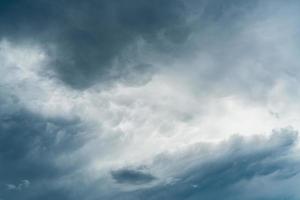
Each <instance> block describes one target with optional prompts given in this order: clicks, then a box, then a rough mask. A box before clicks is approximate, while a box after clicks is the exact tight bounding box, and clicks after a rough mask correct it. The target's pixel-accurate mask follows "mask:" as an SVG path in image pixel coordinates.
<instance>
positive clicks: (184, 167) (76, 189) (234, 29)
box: [0, 0, 300, 200]
mask: <svg viewBox="0 0 300 200" xmlns="http://www.w3.org/2000/svg"><path fill="white" fill-rule="evenodd" d="M287 2H288V3H282V2H279V1H272V2H271V1H270V2H267V3H266V2H264V1H256V0H255V1H251V2H250V1H248V2H246V1H240V0H229V1H222V0H201V1H196V0H187V1H184V0H151V1H149V0H131V1H129V0H98V1H97V0H89V1H80V0H74V1H64V0H58V1H49V0H3V1H1V3H0V40H2V39H5V40H7V41H9V42H8V43H9V44H10V45H11V46H12V47H13V46H14V44H19V45H20V46H22V45H21V44H26V45H24V46H26V48H24V49H25V50H26V49H27V48H30V47H31V45H33V46H35V45H37V46H39V47H40V48H41V49H42V51H43V52H45V53H46V54H47V56H48V57H49V59H48V58H47V59H45V60H46V61H45V62H47V63H42V64H41V63H39V62H37V64H41V65H42V66H41V67H39V68H38V69H37V71H35V69H32V70H31V69H28V70H27V71H26V70H24V69H25V68H26V67H27V66H25V67H23V68H22V67H19V66H16V67H15V66H13V65H15V64H14V63H13V64H12V65H11V63H10V62H11V61H10V59H11V58H9V59H7V60H5V62H3V63H1V64H3V65H6V64H7V63H8V64H7V66H5V67H4V68H5V70H3V71H4V72H5V73H11V74H13V73H14V70H11V69H12V68H14V67H15V68H18V67H19V68H18V70H19V71H18V70H16V71H18V72H19V73H20V74H22V73H23V72H24V73H25V72H26V73H27V74H26V76H24V77H23V76H20V77H17V78H19V79H20V80H15V78H16V77H14V75H11V74H9V75H11V76H9V77H8V78H7V79H5V81H4V82H3V83H4V84H5V86H3V85H0V163H1V164H0V199H1V200H2V199H3V200H6V199H12V200H14V199H24V200H35V199H36V200H39V199H43V200H47V199H49V200H52V199H57V200H60V199H63V200H73V199H85V200H96V199H112V200H117V199H122V200H124V199H125V200H126V199H128V200H138V199H143V200H160V199H173V200H177V199H178V200H194V199H195V200H196V199H209V200H214V199H224V200H235V199H236V200H239V199H244V200H268V199H270V200H271V199H272V200H274V199H278V200H279V199H299V198H298V197H299V195H300V194H299V192H297V188H296V186H297V185H299V180H300V179H299V178H300V175H299V169H300V166H299V159H298V158H296V156H295V154H296V153H295V151H297V150H295V149H296V147H297V146H296V145H297V140H298V136H297V133H296V131H294V130H291V129H282V130H280V131H277V132H276V131H275V132H274V133H273V134H272V135H271V136H270V137H263V136H257V137H253V138H251V139H247V138H246V137H243V133H240V134H241V136H234V137H232V138H231V139H229V140H228V141H223V142H221V143H220V144H217V145H210V144H209V145H204V144H202V143H200V144H194V146H193V147H192V148H189V147H187V150H186V151H184V150H183V151H181V149H180V148H181V147H178V149H179V150H176V155H175V154H167V153H166V154H165V152H161V155H158V156H156V157H155V155H156V154H154V153H153V154H154V155H153V154H151V153H149V154H147V152H145V154H147V158H148V159H149V160H147V164H145V165H146V166H147V169H149V172H148V171H147V170H144V169H140V168H134V167H133V168H126V167H125V168H124V166H127V159H128V162H131V159H132V160H133V161H132V162H134V161H135V158H133V157H134V156H136V155H137V157H138V156H140V154H134V153H133V152H134V151H140V150H145V151H152V149H150V148H148V146H151V145H153V149H155V150H156V148H157V147H156V141H161V140H163V141H166V142H163V144H167V146H168V145H169V141H173V140H174V138H175V139H177V140H180V139H182V138H183V139H184V137H189V135H187V136H184V137H179V135H180V134H181V135H184V134H185V132H180V131H182V130H186V129H184V128H183V129H182V130H181V127H184V126H188V125H189V124H188V122H187V121H189V120H190V122H191V125H192V126H194V127H195V126H197V125H198V124H197V123H201V122H202V121H201V120H204V121H205V116H203V117H202V118H200V120H199V121H197V120H196V118H195V121H193V120H194V118H193V117H189V116H193V114H194V113H193V112H194V110H193V108H192V109H191V108H190V107H189V108H187V109H186V110H185V108H182V110H184V112H182V113H183V114H184V115H185V116H188V117H184V116H183V117H182V119H184V118H185V119H186V118H189V120H185V121H184V120H178V121H177V120H174V119H171V118H170V119H168V117H170V116H169V115H168V113H169V111H170V110H171V111H170V113H172V109H173V107H180V106H177V105H175V104H176V102H177V101H176V100H174V98H176V97H180V95H185V94H189V92H190V93H193V95H194V94H195V96H197V95H198V94H199V95H200V96H201V95H202V96H207V97H209V98H211V97H212V99H214V98H213V97H215V96H232V95H237V96H239V97H240V96H242V98H244V99H247V101H249V102H251V103H257V102H258V101H256V100H261V99H264V100H265V101H266V105H267V106H266V107H268V110H269V107H271V109H270V113H271V115H274V117H275V118H276V119H277V120H279V119H281V118H284V115H283V114H282V113H280V112H277V110H276V109H274V111H273V108H272V106H273V104H272V102H271V103H270V104H271V105H270V104H268V103H269V100H270V99H271V100H270V101H273V100H274V101H275V103H274V105H277V104H276V103H277V102H279V103H278V104H279V106H278V107H280V106H281V105H282V104H285V103H286V104H288V103H287V102H282V101H286V99H283V100H281V99H280V100H278V99H276V97H275V98H273V96H272V95H274V96H275V95H278V93H279V94H280V95H281V94H282V96H285V95H286V94H287V96H288V98H290V97H294V96H297V95H298V90H297V85H298V79H299V77H298V72H299V70H298V52H299V51H298V50H299V48H298V39H297V35H299V34H298V33H299V28H298V25H299V23H298V20H297V19H294V18H295V17H297V16H298V14H297V12H296V11H298V10H297V9H298V8H299V3H298V2H297V1H287ZM275 11H276V12H275ZM4 46H5V45H4ZM16 46H18V45H16ZM11 49H13V48H11ZM11 49H9V48H8V50H7V49H6V50H5V51H10V50H11ZM24 49H22V48H21V49H20V51H24ZM0 51H2V49H0ZM5 53H7V55H6V54H5V55H3V56H2V55H1V58H2V57H5V56H8V57H9V56H10V54H14V53H15V52H13V51H12V53H11V52H5ZM38 53H39V52H38ZM38 53H37V54H38ZM24 55H25V56H24ZM24 55H21V56H20V58H19V59H24V60H25V59H26V57H27V56H28V57H30V54H24ZM33 56H36V55H33ZM12 57H13V56H12ZM13 58H15V57H13ZM41 62H44V60H43V61H41ZM16 63H17V64H16V65H19V64H20V63H22V62H21V61H20V62H16ZM29 63H30V62H29ZM35 64H36V63H35ZM20 65H22V64H20ZM0 67H1V66H0ZM22 70H23V71H22ZM41 71H42V72H41ZM40 72H41V73H40ZM154 74H159V75H162V77H160V78H161V79H164V78H166V77H167V79H168V80H167V81H166V82H164V81H161V82H159V81H158V83H163V84H172V83H174V85H175V86H174V88H176V90H174V91H173V90H172V89H173V88H171V89H170V91H169V90H168V89H169V88H168V87H162V91H160V89H161V88H160V86H157V85H155V83H154V84H153V85H152V86H150V89H149V88H145V91H146V92H145V93H147V91H148V93H151V92H153V91H154V90H153V88H151V87H154V89H157V90H158V91H154V92H153V94H147V95H145V94H144V93H143V91H142V92H141V91H137V92H136V93H134V92H133V93H131V92H132V91H131V89H132V86H141V85H145V84H146V83H148V82H149V81H150V80H151V78H152V77H153V75H154ZM6 75H8V74H6ZM31 75H34V76H36V77H34V78H32V79H31V77H32V76H31ZM4 76H5V75H4ZM164 76H165V77H164ZM53 77H54V79H55V81H53V79H52V78H53ZM26 79H30V80H31V82H30V84H26V83H27V82H26V81H27V80H26ZM42 79H43V80H44V79H46V80H47V81H41V80H42ZM169 79H172V80H169ZM57 80H59V81H57ZM1 83H2V82H1ZM118 83H121V84H126V87H128V88H125V89H124V88H122V87H121V88H120V89H119V90H122V89H124V92H123V91H121V92H120V91H117V93H118V95H116V96H113V95H112V94H110V93H113V92H115V91H108V92H107V91H106V92H107V93H101V95H102V96H101V95H99V96H97V95H98V93H97V92H96V91H92V92H90V91H88V90H86V89H89V88H90V87H91V86H94V85H95V84H100V85H101V86H102V87H107V86H111V85H113V84H116V85H117V84H118ZM281 83H282V85H283V86H282V85H280V84H281ZM23 84H24V85H25V86H26V87H22V85H23ZM35 84H36V85H39V84H40V85H42V86H41V88H39V87H35V86H34V85H35ZM185 84H186V85H185ZM278 84H279V86H280V87H279V89H278V88H276V87H275V86H278ZM65 85H67V86H69V87H71V88H72V89H76V91H75V90H69V89H70V88H68V87H65ZM50 86H51V87H50ZM177 86H179V87H178V88H179V89H178V90H177ZM181 86H182V87H181ZM48 87H49V88H50V89H49V88H48ZM56 87H62V88H63V90H61V91H58V92H57V91H55V89H56ZM172 87H173V86H172ZM12 88H13V89H18V92H15V93H14V92H12V91H10V90H12ZM22 88H26V90H33V91H28V92H27V93H26V94H25V92H24V94H25V95H27V96H26V97H25V98H22V100H20V99H19V98H20V96H22V95H23V93H22V92H20V91H22ZM274 88H275V89H278V90H276V91H275V92H277V93H275V94H273V93H272V91H273V90H272V89H274ZM48 89H49V90H51V91H46V90H48ZM126 89H128V91H127V90H126ZM163 89H165V90H167V91H165V90H163ZM185 89H186V90H189V92H187V93H184V92H185V91H184V92H183V91H181V90H185ZM82 90H85V91H82ZM129 90H130V91H129ZM64 91H72V92H73V91H74V94H73V93H72V94H70V96H68V97H66V98H65V99H64V98H57V97H60V95H64V94H63V93H64ZM149 91H150V92H149ZM270 91H271V92H270ZM278 91H279V92H278ZM52 92H53V93H55V92H57V93H55V95H54V100H53V101H56V102H54V106H53V105H47V104H51V103H53V102H52V101H49V102H48V101H47V102H46V103H45V105H43V106H44V107H43V108H45V110H46V111H44V110H43V112H42V111H41V113H39V111H40V110H39V109H38V105H36V108H34V109H30V108H32V107H34V106H35V104H34V102H35V98H41V99H39V100H38V101H37V102H39V103H40V102H43V99H42V97H41V96H43V93H47V95H45V96H47V97H45V98H48V97H49V98H51V93H52ZM75 92H78V93H76V94H75ZM85 92H86V93H85ZM89 92H90V93H89ZM156 92H161V93H164V92H166V93H167V94H166V95H157V94H156ZM168 92H170V93H172V94H171V95H170V96H168ZM181 92H182V94H181ZM70 93H71V92H70ZM96 93H97V94H96ZM127 93H128V94H129V95H130V94H134V95H133V96H134V97H131V96H130V97H129V98H127V96H128V94H127ZM173 93H178V96H176V95H177V94H176V95H173ZM13 94H14V95H13ZM31 94H32V95H31ZM36 94H40V95H36ZM48 94H49V95H48ZM18 95H19V96H18ZM72 95H74V96H76V97H74V96H72ZM85 95H86V96H85ZM93 95H95V97H94V98H93V97H91V96H93ZM126 95H127V96H126ZM139 95H141V96H143V95H145V96H144V97H143V98H144V99H147V101H139V100H140V98H139V97H140V96H139ZM156 95H157V96H156ZM78 96H79V97H78ZM73 97H74V99H72V98H73ZM81 97H82V98H81ZM98 97H99V98H98ZM149 97H151V98H149ZM161 97H162V99H161V102H160V103H161V104H155V103H153V105H152V102H151V101H153V99H154V98H161ZM170 97H171V98H170ZM56 98H57V99H56ZM101 98H103V99H104V100H103V99H101ZM123 98H124V99H123ZM152 98H153V99H152ZM163 98H165V99H167V100H166V101H165V99H163ZM197 98H198V96H197ZM197 98H196V99H193V101H191V102H194V100H195V101H196V102H198V101H197V100H199V99H197ZM99 99H100V100H99ZM116 99H117V100H116ZM187 99H188V98H187ZM253 99H254V100H255V101H253ZM63 100H66V101H65V102H63V103H62V106H58V108H54V107H55V106H56V104H60V103H61V102H57V101H63ZM77 100H78V101H80V103H77V104H76V103H74V102H75V101H77ZM101 100H103V102H102V101H101ZM185 100H186V99H185V98H183V100H180V101H178V102H180V103H181V102H182V101H183V102H184V103H182V104H180V105H184V104H188V103H185ZM26 101H32V102H31V103H30V104H26V103H27V102H26ZM118 101H120V102H123V103H119V104H118ZM158 101H160V99H159V100H158ZM173 101H174V102H175V103H174V102H173ZM116 102H117V103H116ZM124 102H125V103H124ZM203 102H204V103H205V101H203ZM233 102H234V101H233ZM259 102H260V101H259ZM297 102H298V99H297ZM68 103H70V104H71V103H74V106H73V105H72V106H70V111H69V112H70V113H68V114H66V115H70V116H68V118H67V117H61V116H60V117H58V116H56V115H55V114H54V115H53V116H52V115H51V114H49V113H48V111H49V110H51V108H53V109H55V112H59V111H60V110H59V108H62V107H63V106H64V105H65V104H68ZM173 103H174V105H175V106H174V105H171V106H170V105H169V104H173ZM200 103H202V101H199V104H200ZM143 104H149V105H150V106H149V107H147V106H145V107H143ZM128 105H130V106H128ZM157 105H158V106H157ZM195 105H197V103H195ZM67 106H68V105H67ZM89 106H91V108H90V107H89ZM93 106H94V107H93ZM156 106H157V107H156ZM168 106H170V108H169V107H168ZM208 106H210V105H208ZM243 106H244V105H243ZM29 107H30V108H29ZM78 107H88V108H78ZM96 107H97V108H98V107H99V109H98V110H97V109H96ZM106 107H109V109H107V110H105V108H106ZM220 107H222V106H220ZM224 107H226V106H224ZM229 107H230V106H229ZM136 108H137V109H136ZM255 108H256V107H255ZM275 108H276V106H275ZM72 109H74V110H76V112H73V110H72ZM93 109H95V111H94V110H93ZM101 109H103V115H101V116H100V115H98V113H97V112H100V111H101V112H102V110H101ZM123 109H124V111H123ZM135 109H136V110H135ZM152 109H153V110H152ZM216 109H218V108H216ZM230 109H231V107H230ZM66 110H69V109H66ZM158 110H163V111H162V113H159V112H158V113H157V116H156V113H154V114H153V115H155V117H154V118H155V120H154V121H153V120H152V121H151V120H149V121H147V120H148V116H147V115H151V114H152V112H157V111H158ZM180 110H181V109H180ZM283 110H284V109H283ZM81 111H84V112H82V113H85V114H86V113H87V112H91V116H88V117H86V116H81V115H80V114H81ZM55 112H54V113H55ZM62 112H63V111H62ZM195 112H198V110H197V109H195ZM233 112H234V111H233ZM165 113H167V114H165ZM204 113H205V112H204ZM220 113H222V111H220ZM258 113H259V112H258ZM197 114H198V113H197ZM250 114H251V113H250ZM73 115H74V116H73ZM143 115H145V116H143ZM174 115H175V114H174ZM177 115H181V112H178V113H177V112H176V117H177ZM208 115H209V113H208ZM63 116H64V115H63ZM75 116H76V117H75ZM136 116H141V120H140V119H136V118H137V117H136ZM238 116H239V115H238ZM282 116H283V117H282ZM105 117H106V118H112V119H111V120H107V121H106V120H103V119H104V118H105ZM251 117H253V116H251ZM91 118H92V119H91ZM149 118H151V116H150V117H149ZM156 118H157V119H159V120H156ZM179 118H180V117H179ZM249 118H250V116H249ZM262 118H263V119H264V117H262ZM291 118H293V119H292V120H294V118H295V117H294V115H292V116H291ZM288 119H290V118H288ZM296 119H298V118H297V117H296ZM89 120H91V121H92V122H90V121H89ZM102 120H103V121H102ZM160 120H161V121H172V123H166V127H165V128H161V127H162V126H161V124H157V127H158V128H157V129H156V127H154V128H152V127H150V126H153V124H154V126H156V123H157V122H158V121H160ZM243 120H247V119H243ZM250 120H251V119H250ZM83 121H84V122H83ZM220 121H221V123H222V122H223V123H224V124H226V123H227V121H226V120H225V121H222V120H220ZM131 122H133V123H131ZM173 122H174V123H173ZM89 123H90V124H89ZM139 123H141V127H142V128H141V129H138V130H139V131H140V130H141V133H140V134H142V136H145V138H143V137H135V135H134V134H135V132H134V131H132V130H134V129H135V128H136V129H137V127H134V126H138V125H139ZM176 123H180V125H178V126H176ZM213 123H214V121H213ZM233 123H239V122H233ZM94 124H97V125H98V126H97V128H95V130H90V128H91V129H92V128H93V127H89V125H90V126H93V125H94ZM195 124H196V125H195ZM241 124H243V123H241ZM162 125H163V123H162ZM173 125H174V128H173V129H171V128H169V126H173ZM102 126H103V129H102ZM215 126H218V124H217V123H215ZM99 127H100V128H99ZM149 127H150V128H149ZM203 127H205V125H204V126H203ZM220 127H221V125H220ZM177 128H179V130H178V132H180V133H177V132H176V133H174V135H175V137H173V136H174V135H173V133H167V134H165V135H159V134H158V135H155V134H156V131H158V132H159V131H161V132H163V131H164V130H166V132H168V131H169V130H171V132H172V131H174V132H175V129H177ZM192 128H193V127H191V129H192ZM158 129H160V130H158ZM112 130H113V131H112ZM101 131H103V132H105V133H104V134H102V132H101ZM110 131H111V132H113V133H111V132H110ZM142 131H145V132H147V131H148V132H147V133H146V134H145V135H143V133H142ZM176 131H177V130H176ZM205 131H206V130H204V132H205ZM251 131H252V130H251ZM95 132H96V133H95ZM106 132H107V133H106ZM131 132H133V133H131ZM212 132H213V131H212ZM85 133H87V134H85ZM93 134H94V135H93ZM96 134H97V135H96ZM110 134H111V135H110ZM199 134H201V133H199ZM208 134H210V133H208ZM212 134H213V133H212ZM87 135H88V136H87ZM95 135H96V136H95ZM156 136H157V137H158V136H159V137H162V138H161V140H160V139H158V140H151V142H149V143H147V144H146V142H147V139H148V137H149V138H150V139H153V138H154V137H156ZM177 136H178V137H177ZM87 137H94V138H92V139H95V140H93V142H94V143H93V142H92V139H91V138H87ZM140 138H142V139H140ZM200 138H201V137H200ZM150 139H149V140H150ZM143 140H145V141H146V142H145V141H143ZM144 142H145V146H146V147H145V148H141V146H143V145H144ZM189 142H194V141H190V140H189ZM140 143H141V144H140ZM147 145H148V146H147ZM189 145H190V144H188V143H187V146H189ZM128 146H129V147H128ZM136 146H137V148H135V147H136ZM170 146H171V145H170ZM127 147H128V149H127ZM151 147H152V146H151ZM106 148H107V149H106ZM176 148H177V146H176ZM82 149H83V150H82ZM157 149H160V148H157ZM162 149H164V150H165V149H166V148H162ZM199 149H205V150H206V151H204V152H202V151H201V150H199ZM80 150H82V151H80ZM123 151H124V155H123V154H122V153H123ZM170 151H171V150H170ZM153 152H158V151H153ZM205 152H208V153H205ZM118 153H120V154H122V156H123V157H122V156H118V155H117V154H118ZM131 153H132V154H133V155H131ZM143 153H144V152H141V155H144V154H143ZM149 155H150V156H149ZM151 156H152V157H151ZM124 157H125V158H124ZM149 157H151V158H149ZM153 157H155V158H154V160H152V158H153ZM101 159H103V162H102V160H101ZM119 159H120V160H119ZM139 159H140V158H139ZM139 159H137V162H139V161H140V160H143V159H140V160H139ZM99 160H101V162H100V161H99ZM143 161H144V160H143ZM99 163H100V164H99ZM149 163H150V164H149ZM119 164H120V166H119ZM139 164H140V163H139ZM99 165H104V166H103V168H101V167H102V166H100V167H99ZM137 165H138V164H137ZM130 166H131V165H130ZM99 168H100V169H99ZM101 170H103V171H101ZM99 174H100V175H99ZM91 177H92V178H91ZM272 188H276V189H272Z"/></svg>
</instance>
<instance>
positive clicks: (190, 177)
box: [116, 129, 299, 200]
mask: <svg viewBox="0 0 300 200" xmlns="http://www.w3.org/2000/svg"><path fill="white" fill-rule="evenodd" d="M296 137H297V133H295V132H294V131H290V130H285V129H283V130H282V131H280V132H275V133H274V134H273V135H271V136H270V138H267V139H263V140H260V141H258V140H257V139H255V138H254V139H252V140H251V141H247V140H245V139H243V138H241V137H238V138H232V139H231V140H230V141H229V142H228V143H227V144H226V143H223V144H221V145H220V147H219V148H220V149H223V151H224V152H227V153H225V154H224V155H222V156H221V157H219V158H216V159H213V160H210V161H205V162H200V163H198V164H197V162H196V160H197V156H196V155H194V157H193V156H192V158H191V159H192V160H195V161H194V162H193V164H192V165H191V164H189V165H190V166H193V167H190V166H188V168H187V169H185V168H184V167H181V168H179V169H181V170H183V171H184V172H183V173H182V174H181V175H180V176H177V177H176V179H175V180H176V181H175V182H171V183H169V184H162V185H159V186H156V187H153V188H151V189H145V190H141V191H137V192H131V193H124V194H121V196H122V197H121V198H119V197H116V199H123V198H124V196H125V197H126V196H127V199H151V200H157V199H191V200H192V199H199V198H201V199H202V198H203V199H220V198H222V199H241V198H242V199H273V198H274V197H275V196H276V195H279V196H280V197H278V198H285V197H289V196H290V195H292V193H295V191H278V192H277V193H276V195H274V194H273V195H272V193H271V194H268V195H266V194H263V192H262V194H260V193H258V191H252V192H254V193H255V192H257V193H255V195H250V194H248V193H247V192H249V191H244V190H245V185H247V184H249V183H251V182H254V183H255V182H256V181H257V179H259V178H261V179H266V180H269V179H270V180H272V181H271V182H269V184H270V185H268V186H267V187H269V188H270V190H271V188H272V187H273V184H274V185H276V184H278V183H280V182H281V181H283V180H289V179H292V178H293V177H296V176H298V175H297V174H298V173H299V161H298V160H294V161H293V160H290V159H289V156H290V151H291V150H292V149H293V147H294V146H295V144H296ZM228 145H229V146H228ZM216 152H219V150H217V151H216ZM189 156H191V155H189ZM177 162H178V163H180V162H183V166H186V165H185V164H184V159H183V160H178V161H177ZM178 165H180V164H178ZM251 184H253V183H251ZM257 184H261V183H260V182H257ZM291 184H293V183H292V181H291ZM125 199H126V198H125Z"/></svg>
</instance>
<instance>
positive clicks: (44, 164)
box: [0, 100, 84, 199]
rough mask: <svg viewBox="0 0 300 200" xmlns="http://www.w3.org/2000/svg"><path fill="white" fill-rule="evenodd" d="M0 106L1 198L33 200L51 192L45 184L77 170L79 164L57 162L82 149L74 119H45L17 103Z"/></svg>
mask: <svg viewBox="0 0 300 200" xmlns="http://www.w3.org/2000/svg"><path fill="white" fill-rule="evenodd" d="M1 103H2V106H1V112H0V144H1V145H0V163H1V165H0V197H1V198H4V199H20V198H22V199H36V195H40V193H41V194H43V193H45V192H46V191H47V190H53V188H51V186H50V185H51V184H48V185H47V184H45V183H47V182H49V183H51V182H52V181H55V180H57V179H59V178H60V177H61V176H66V175H68V174H72V172H74V170H76V169H77V168H78V167H80V163H77V164H76V163H73V164H74V165H72V163H69V164H67V163H65V164H62V163H61V164H59V163H58V162H57V160H58V158H59V157H61V156H63V155H69V154H70V153H71V152H72V151H75V150H76V149H79V148H80V147H81V146H82V144H83V143H84V138H83V137H82V135H81V132H82V131H83V126H82V124H81V122H80V121H79V120H77V119H70V120H68V119H63V118H51V117H49V118H45V117H43V116H40V115H38V114H34V113H32V112H30V111H27V110H25V109H23V108H21V107H19V108H18V103H11V104H7V101H6V102H5V101H2V100H1ZM5 105H6V106H5ZM4 107H6V111H5V110H4ZM7 107H8V108H9V107H14V110H15V111H13V112H11V111H12V110H13V109H7ZM8 110H10V112H8ZM35 190H38V191H35ZM53 192H55V190H54V191H53ZM43 195H44V194H43Z"/></svg>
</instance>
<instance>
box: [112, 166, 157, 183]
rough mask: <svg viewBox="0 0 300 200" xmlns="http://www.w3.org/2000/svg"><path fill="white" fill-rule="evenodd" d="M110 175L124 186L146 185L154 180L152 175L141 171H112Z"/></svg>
mask: <svg viewBox="0 0 300 200" xmlns="http://www.w3.org/2000/svg"><path fill="white" fill-rule="evenodd" d="M111 175H112V177H113V179H115V180H116V181H117V182H118V183H125V184H146V183H150V182H152V181H153V180H155V177H154V176H153V175H151V174H148V173H146V172H143V171H141V170H132V169H121V170H116V171H112V172H111Z"/></svg>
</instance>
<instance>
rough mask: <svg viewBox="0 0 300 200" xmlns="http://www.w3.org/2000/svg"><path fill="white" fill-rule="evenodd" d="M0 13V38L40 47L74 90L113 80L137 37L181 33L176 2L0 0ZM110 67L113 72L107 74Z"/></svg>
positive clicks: (150, 38) (154, 38)
mask: <svg viewBox="0 0 300 200" xmlns="http://www.w3.org/2000/svg"><path fill="white" fill-rule="evenodd" d="M0 13H1V14H0V30H1V31H0V34H1V36H2V37H5V38H8V39H12V40H13V41H22V40H25V41H26V40H27V41H28V40H29V41H33V42H38V43H40V44H41V45H43V46H44V47H45V48H46V49H48V51H49V55H51V57H52V61H51V64H50V66H51V67H54V68H55V71H56V74H57V75H58V76H59V78H61V79H62V80H63V81H64V82H65V83H67V84H69V85H70V86H72V87H74V88H86V87H89V86H90V85H92V84H94V82H95V81H96V80H98V81H103V82H105V81H108V82H109V81H110V80H111V79H116V78H118V77H119V76H120V74H121V73H122V72H123V71H124V70H126V67H127V66H128V65H132V64H131V62H138V61H135V58H134V57H135V56H133V57H132V56H131V57H129V58H127V57H126V58H125V59H123V58H122V53H123V52H124V51H129V49H128V48H129V46H130V45H131V44H132V43H135V42H136V40H137V39H143V40H145V41H149V42H150V43H153V44H154V43H157V44H159V43H158V39H159V37H160V36H159V35H161V34H162V35H164V37H165V39H167V40H169V41H171V43H177V42H178V40H184V38H185V37H186V36H185V35H186V34H184V35H183V34H182V33H181V32H182V30H181V29H186V27H185V18H184V13H185V9H184V5H183V3H182V2H181V1H180V0H175V1H174V0H162V1H161V0H154V1H146V0H142V1H138V0H132V1H118V0H113V1H111V0H110V1H108V0H101V1H96V0H90V1H62V0H60V1H44V0H42V1H35V0H34V1H29V0H14V1H1V3H0ZM167 32H170V33H171V32H172V34H168V36H167V35H166V34H164V33H167ZM177 32H178V33H179V34H180V35H181V36H177ZM181 38H182V39H181ZM118 60H119V62H121V63H118ZM126 60H127V61H126ZM116 63H117V64H116ZM140 64H143V63H137V64H136V66H139V65H140ZM113 65H114V66H115V67H117V70H116V73H117V74H113V75H112V74H111V69H112V67H113ZM139 70H140V69H139V68H137V71H134V72H139Z"/></svg>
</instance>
